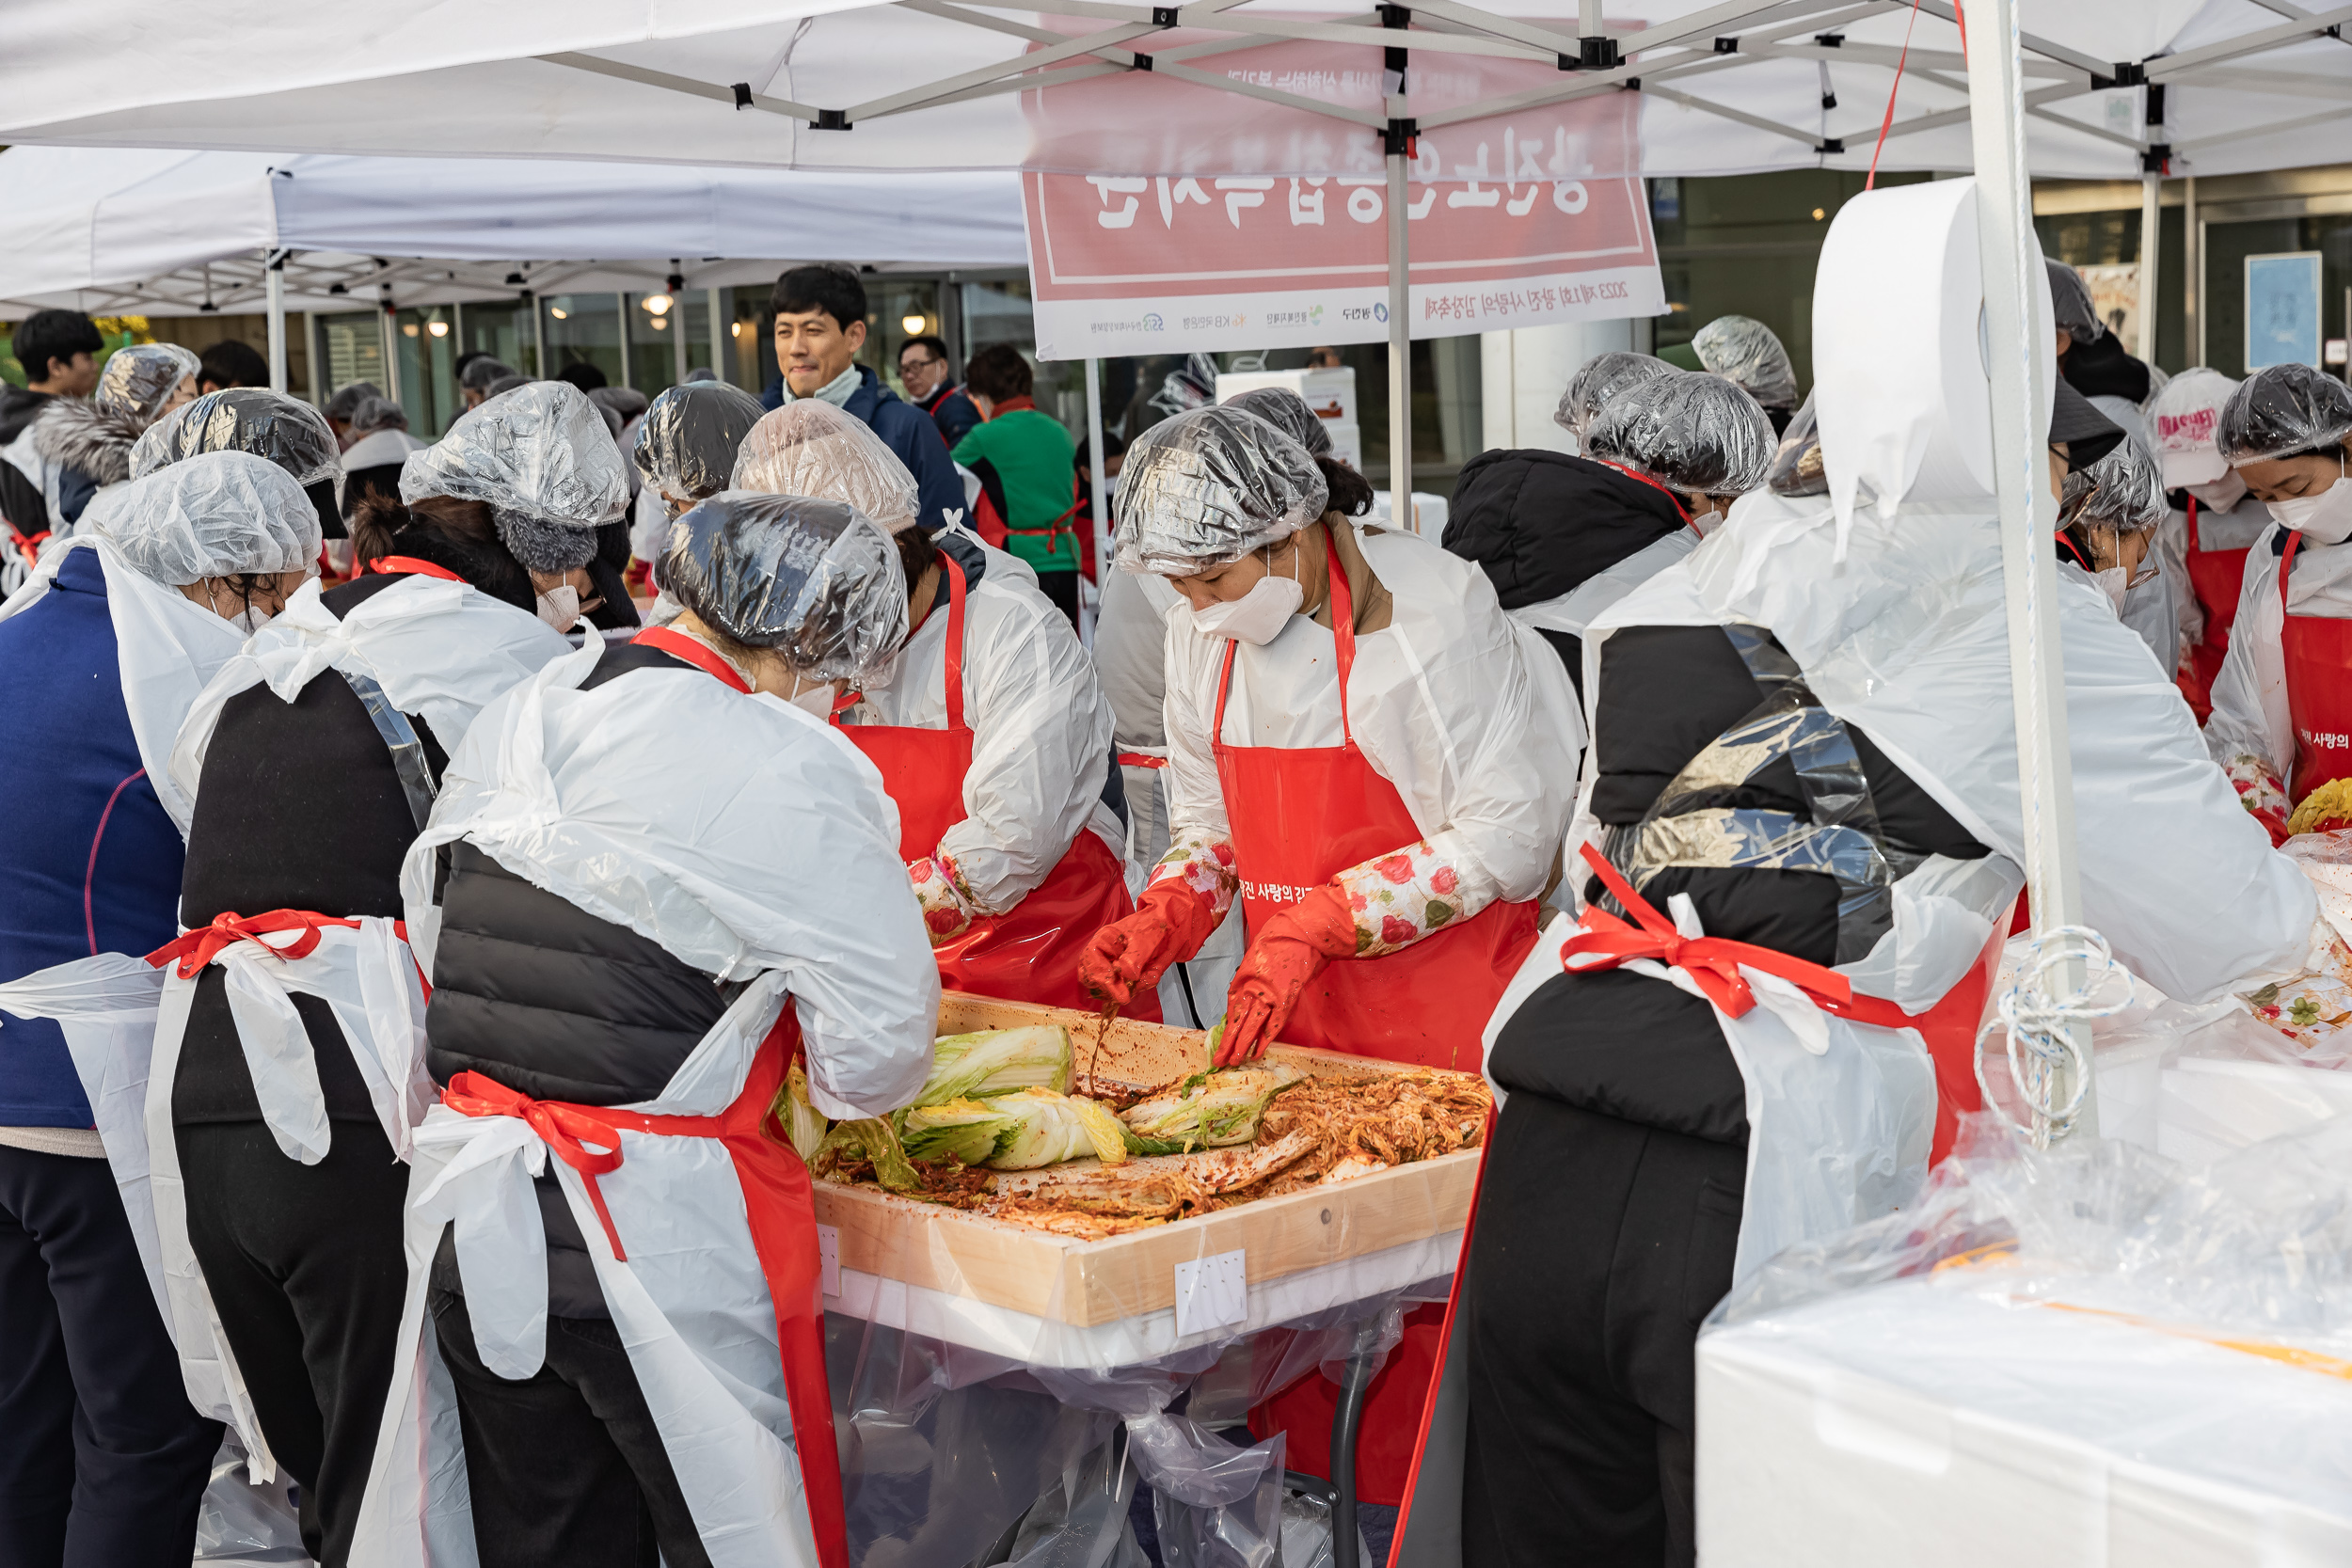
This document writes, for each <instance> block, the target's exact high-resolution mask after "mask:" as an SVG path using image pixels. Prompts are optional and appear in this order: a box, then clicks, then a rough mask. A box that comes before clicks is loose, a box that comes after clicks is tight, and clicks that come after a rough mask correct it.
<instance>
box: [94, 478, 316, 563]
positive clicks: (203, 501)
mask: <svg viewBox="0 0 2352 1568" xmlns="http://www.w3.org/2000/svg"><path fill="white" fill-rule="evenodd" d="M83 527H84V528H85V529H87V530H89V531H94V532H96V533H98V534H100V535H102V536H103V537H104V538H105V539H106V540H107V541H108V542H109V543H111V544H112V545H113V546H115V548H116V549H117V550H118V551H119V552H120V554H121V556H122V559H123V560H124V561H126V562H129V563H130V565H131V566H132V567H133V568H135V570H136V571H137V572H138V574H139V575H140V576H141V577H144V578H149V579H150V580H151V581H154V582H160V583H162V584H164V585H165V586H166V587H167V588H184V587H185V586H187V585H188V584H189V583H192V582H199V581H201V580H202V579H204V578H220V577H229V576H231V575H234V574H236V573H241V572H266V573H275V572H299V571H303V570H305V569H307V568H308V567H309V566H310V562H314V561H316V560H317V559H318V555H319V515H318V510H317V508H315V507H313V506H312V505H311V504H310V497H308V496H306V495H304V494H303V493H302V486H301V485H300V484H297V483H294V476H293V475H291V474H289V473H288V472H287V471H286V470H285V469H283V468H281V467H278V465H277V464H275V463H272V462H270V461H269V460H268V459H267V458H262V457H256V456H254V455H253V454H252V453H250V452H243V451H208V452H202V453H199V455H197V456H194V457H191V458H189V459H188V460H187V461H186V462H184V463H174V464H172V465H170V466H169V467H163V468H158V469H156V470H155V471H154V472H153V473H151V474H149V475H148V476H147V477H146V478H145V479H135V480H131V481H129V482H127V483H122V484H118V485H114V486H111V487H109V488H108V489H106V490H103V491H102V492H100V494H99V496H98V497H97V499H94V500H92V501H91V502H90V506H89V510H88V511H87V512H86V513H85V514H83Z"/></svg>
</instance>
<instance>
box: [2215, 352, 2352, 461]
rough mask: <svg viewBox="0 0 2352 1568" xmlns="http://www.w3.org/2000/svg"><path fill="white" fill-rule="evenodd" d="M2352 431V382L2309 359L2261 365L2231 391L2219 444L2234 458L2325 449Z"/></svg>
mask: <svg viewBox="0 0 2352 1568" xmlns="http://www.w3.org/2000/svg"><path fill="white" fill-rule="evenodd" d="M2347 432H2352V387H2346V386H2345V385H2344V383H2343V382H2341V381H2338V380H2337V379H2336V378H2335V377H2334V376H2332V375H2329V374H2328V373H2327V372H2324V371H2315V370H2313V369H2312V367H2311V366H2309V365H2272V366H2270V367H2269V368H2268V369H2266V370H2260V371H2256V372H2254V373H2253V374H2252V375H2250V376H2249V377H2247V378H2246V380H2245V381H2244V382H2243V383H2241V384H2240V385H2239V387H2238V389H2237V390H2236V391H2234V392H2232V393H2231V394H2230V401H2229V402H2228V403H2226V404H2222V406H2221V420H2220V422H2219V424H2218V425H2217V426H2216V427H2215V430H2214V445H2216V446H2217V447H2218V448H2219V449H2220V450H2221V455H2222V456H2223V457H2225V458H2227V459H2228V460H2229V461H2230V462H2231V463H2232V464H2238V463H2252V462H2257V461H2260V460H2262V459H2265V458H2272V457H2287V456H2291V455H2292V454H2294V453H2296V452H2298V451H2312V449H2314V448H2317V449H2321V450H2325V449H2327V448H2328V447H2332V446H2334V445H2335V444H2336V443H2337V442H2339V441H2341V440H2343V439H2344V436H2345V434H2346V433H2347Z"/></svg>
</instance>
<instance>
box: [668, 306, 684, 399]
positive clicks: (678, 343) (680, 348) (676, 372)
mask: <svg viewBox="0 0 2352 1568" xmlns="http://www.w3.org/2000/svg"><path fill="white" fill-rule="evenodd" d="M670 315H671V317H672V318H673V319H672V320H671V322H670V385H671V386H673V387H683V386H685V385H686V291H685V290H683V289H675V290H672V291H671V293H670Z"/></svg>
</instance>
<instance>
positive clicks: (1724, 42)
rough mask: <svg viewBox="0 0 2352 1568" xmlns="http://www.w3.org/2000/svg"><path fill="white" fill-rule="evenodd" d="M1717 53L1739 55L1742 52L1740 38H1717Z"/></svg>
mask: <svg viewBox="0 0 2352 1568" xmlns="http://www.w3.org/2000/svg"><path fill="white" fill-rule="evenodd" d="M1715 53H1716V54H1718V55H1737V54H1738V53H1740V40H1738V39H1717V40H1715Z"/></svg>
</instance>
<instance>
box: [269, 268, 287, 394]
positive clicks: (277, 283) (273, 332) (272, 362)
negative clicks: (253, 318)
mask: <svg viewBox="0 0 2352 1568" xmlns="http://www.w3.org/2000/svg"><path fill="white" fill-rule="evenodd" d="M268 282H269V389H270V390H271V391H273V392H283V391H284V390H285V389H286V253H285V252H284V251H282V250H279V251H274V252H272V253H271V255H270V258H269V275H268Z"/></svg>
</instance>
